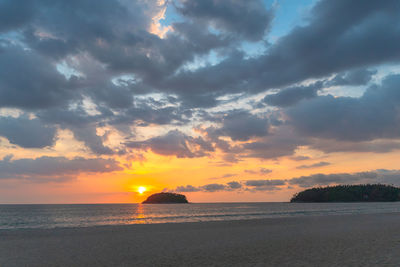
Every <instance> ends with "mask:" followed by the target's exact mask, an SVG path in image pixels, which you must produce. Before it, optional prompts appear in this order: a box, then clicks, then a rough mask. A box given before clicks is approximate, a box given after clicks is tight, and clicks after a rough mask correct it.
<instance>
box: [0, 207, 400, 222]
mask: <svg viewBox="0 0 400 267" xmlns="http://www.w3.org/2000/svg"><path fill="white" fill-rule="evenodd" d="M386 212H400V202H390V203H387V202H386V203H377V202H376V203H271V202H269V203H201V204H200V203H198V204H65V205H0V229H24V228H57V227H89V226H99V225H123V224H151V223H181V222H202V221H224V220H243V219H259V218H276V217H299V216H316V215H340V214H368V213H386Z"/></svg>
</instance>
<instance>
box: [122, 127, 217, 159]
mask: <svg viewBox="0 0 400 267" xmlns="http://www.w3.org/2000/svg"><path fill="white" fill-rule="evenodd" d="M126 145H127V146H128V147H130V148H134V149H143V150H147V149H150V150H151V151H153V152H154V153H156V154H160V155H165V156H172V155H174V156H176V157H178V158H194V157H203V156H206V155H207V153H208V152H211V151H213V147H212V146H211V145H210V144H209V143H207V142H206V141H204V140H203V138H201V137H196V138H194V137H191V136H187V135H185V134H184V133H182V132H180V131H178V130H173V131H169V132H168V133H167V134H165V135H163V136H159V137H154V138H151V139H148V140H145V141H133V142H128V143H127V144H126Z"/></svg>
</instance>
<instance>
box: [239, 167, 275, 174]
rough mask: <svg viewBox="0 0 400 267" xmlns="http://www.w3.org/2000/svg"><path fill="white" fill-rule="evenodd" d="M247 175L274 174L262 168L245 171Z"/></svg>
mask: <svg viewBox="0 0 400 267" xmlns="http://www.w3.org/2000/svg"><path fill="white" fill-rule="evenodd" d="M244 172H245V173H249V174H259V175H267V174H269V173H271V172H272V170H271V169H266V168H260V169H258V170H244Z"/></svg>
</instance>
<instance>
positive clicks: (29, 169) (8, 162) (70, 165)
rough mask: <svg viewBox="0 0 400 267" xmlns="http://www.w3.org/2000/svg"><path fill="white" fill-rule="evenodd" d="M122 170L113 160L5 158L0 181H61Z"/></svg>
mask: <svg viewBox="0 0 400 267" xmlns="http://www.w3.org/2000/svg"><path fill="white" fill-rule="evenodd" d="M120 170H122V168H121V167H120V166H119V164H118V163H117V162H116V161H115V160H113V159H101V158H93V159H85V158H81V157H76V158H73V159H67V158H65V157H46V156H44V157H40V158H36V159H16V160H12V158H10V157H7V158H4V159H3V160H1V161H0V179H29V180H31V181H40V180H50V181H62V180H65V179H72V178H75V177H76V176H78V175H79V174H80V173H107V172H113V171H120Z"/></svg>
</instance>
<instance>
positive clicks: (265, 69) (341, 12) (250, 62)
mask: <svg viewBox="0 0 400 267" xmlns="http://www.w3.org/2000/svg"><path fill="white" fill-rule="evenodd" d="M399 11H400V4H399V3H398V1H395V0H391V1H390V0H389V1H370V2H368V3H365V1H362V0H357V1H346V0H338V1H320V2H318V3H316V5H315V7H314V8H313V9H312V11H311V13H310V18H309V23H308V24H307V25H306V26H297V27H295V28H294V29H293V30H292V31H291V32H290V33H289V34H288V35H286V36H283V37H281V38H280V39H279V40H278V41H277V42H276V43H275V44H273V45H272V46H270V47H269V49H268V50H267V52H266V54H265V55H261V56H259V57H255V58H245V57H243V55H240V54H238V53H234V54H232V55H231V56H230V57H228V58H227V59H226V60H224V61H222V62H221V63H219V64H217V65H214V66H207V67H204V68H201V69H198V70H196V71H193V72H183V73H180V74H179V75H177V76H175V77H171V78H170V79H168V80H167V81H166V82H165V86H173V87H174V91H175V92H177V93H178V94H179V92H180V91H182V90H184V89H187V87H186V86H182V85H186V84H187V83H188V82H189V81H193V86H192V87H191V88H190V90H191V91H192V92H193V93H194V92H195V93H196V94H199V93H200V92H203V93H204V94H205V93H206V92H208V91H210V90H212V91H213V92H214V94H215V95H222V94H226V93H233V92H260V91H263V90H266V89H268V88H274V87H275V88H276V87H282V86H286V85H289V84H292V83H295V82H300V81H303V80H305V79H309V78H319V77H324V76H328V75H331V74H334V73H338V72H342V71H346V70H348V69H353V68H359V67H362V66H365V67H367V66H371V65H374V64H381V63H384V62H398V61H399V59H400V54H399V53H398V46H399V44H400V28H399V27H398V23H397V22H398V20H399V19H400V12H399ZM337 18H340V20H338V19H337ZM371 51H374V52H373V53H371Z"/></svg>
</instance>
